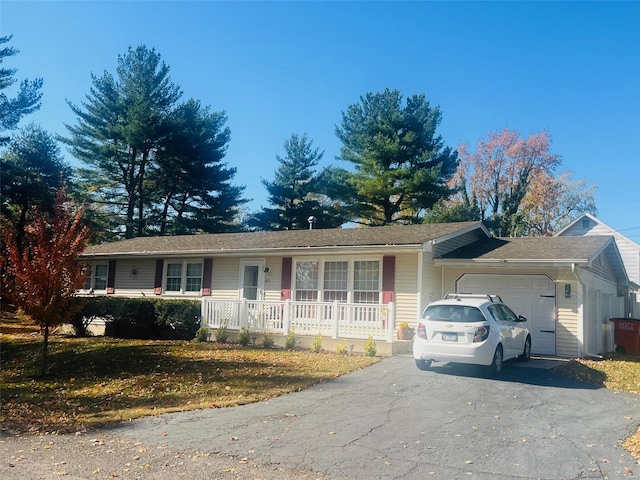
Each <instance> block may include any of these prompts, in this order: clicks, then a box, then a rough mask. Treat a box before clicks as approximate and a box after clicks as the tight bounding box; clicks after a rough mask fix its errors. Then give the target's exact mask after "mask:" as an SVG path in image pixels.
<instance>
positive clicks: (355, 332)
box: [202, 298, 396, 343]
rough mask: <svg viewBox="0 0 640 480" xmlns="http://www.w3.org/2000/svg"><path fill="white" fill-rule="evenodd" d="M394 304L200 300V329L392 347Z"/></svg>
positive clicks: (394, 326)
mask: <svg viewBox="0 0 640 480" xmlns="http://www.w3.org/2000/svg"><path fill="white" fill-rule="evenodd" d="M394 307H395V306H394V303H393V302H391V303H388V304H384V305H379V304H364V303H357V304H356V303H341V302H337V301H336V302H302V301H293V300H284V301H268V300H246V299H242V300H231V299H229V300H226V299H213V298H203V299H202V325H203V326H206V327H208V328H211V329H219V328H221V327H226V328H227V329H228V330H229V331H231V332H233V331H239V330H240V329H241V328H247V329H249V330H250V331H251V332H255V333H267V332H268V333H272V334H276V335H278V334H280V335H287V334H288V333H289V332H291V331H293V332H294V334H295V335H296V336H301V335H302V336H309V337H315V336H317V335H318V334H322V336H323V337H324V338H327V339H335V340H338V339H352V340H366V339H367V338H369V336H371V338H372V339H373V340H377V341H382V342H387V343H393V342H394V338H395V331H396V325H395V309H394Z"/></svg>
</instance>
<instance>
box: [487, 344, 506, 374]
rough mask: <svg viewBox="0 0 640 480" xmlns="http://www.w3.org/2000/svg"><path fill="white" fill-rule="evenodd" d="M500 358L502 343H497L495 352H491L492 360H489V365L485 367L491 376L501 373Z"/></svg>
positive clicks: (501, 358) (501, 357)
mask: <svg viewBox="0 0 640 480" xmlns="http://www.w3.org/2000/svg"><path fill="white" fill-rule="evenodd" d="M502 360H503V356H502V345H498V346H497V347H496V351H495V353H494V354H493V361H492V362H491V365H489V367H487V370H488V372H489V375H491V376H492V377H497V376H498V375H500V373H502Z"/></svg>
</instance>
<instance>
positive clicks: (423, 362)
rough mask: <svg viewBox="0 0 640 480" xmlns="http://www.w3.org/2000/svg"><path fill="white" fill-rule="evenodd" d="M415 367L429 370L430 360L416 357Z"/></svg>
mask: <svg viewBox="0 0 640 480" xmlns="http://www.w3.org/2000/svg"><path fill="white" fill-rule="evenodd" d="M416 367H418V368H419V369H420V370H429V368H430V367H431V360H418V359H416Z"/></svg>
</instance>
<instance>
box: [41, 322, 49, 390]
mask: <svg viewBox="0 0 640 480" xmlns="http://www.w3.org/2000/svg"><path fill="white" fill-rule="evenodd" d="M48 352H49V325H45V327H44V342H43V343H42V371H41V372H40V373H41V375H42V376H43V377H44V376H45V375H46V374H47V354H48Z"/></svg>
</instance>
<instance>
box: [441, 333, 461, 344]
mask: <svg viewBox="0 0 640 480" xmlns="http://www.w3.org/2000/svg"><path fill="white" fill-rule="evenodd" d="M442 341H443V342H457V341H458V334H457V333H443V334H442Z"/></svg>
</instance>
